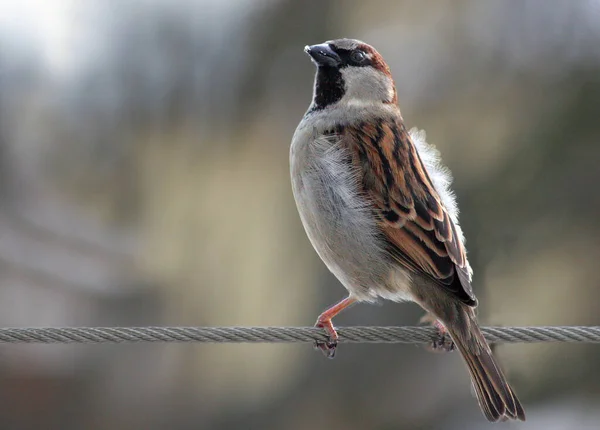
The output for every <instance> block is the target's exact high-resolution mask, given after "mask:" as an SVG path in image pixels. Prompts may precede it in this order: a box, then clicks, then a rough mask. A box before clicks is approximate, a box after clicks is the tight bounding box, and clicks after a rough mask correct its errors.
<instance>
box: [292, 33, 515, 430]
mask: <svg viewBox="0 0 600 430" xmlns="http://www.w3.org/2000/svg"><path fill="white" fill-rule="evenodd" d="M304 51H305V52H306V53H307V54H308V55H309V56H310V57H311V59H312V61H313V63H315V65H316V66H317V73H316V77H315V84H314V92H313V98H312V103H311V104H310V106H309V108H308V111H307V112H306V114H305V115H304V118H302V121H301V122H300V124H299V125H298V128H297V129H296V132H295V133H294V137H293V140H292V145H291V151H290V162H291V177H292V187H293V191H294V197H295V199H296V204H297V206H298V211H299V213H300V218H301V219H302V223H303V224H304V228H305V230H306V233H307V235H308V238H309V239H310V241H311V243H312V245H313V246H314V248H315V250H316V251H317V253H318V254H319V256H320V257H321V259H322V260H323V262H324V263H325V264H326V265H327V267H328V268H329V270H330V271H331V272H332V273H333V274H334V275H335V276H336V277H337V278H338V279H339V281H340V282H341V283H342V284H343V285H344V287H346V289H347V290H348V292H349V295H348V297H347V298H345V299H344V300H342V301H341V302H339V303H338V304H336V305H335V306H333V307H331V308H330V309H328V310H327V311H325V312H323V314H321V315H320V316H319V318H318V320H317V323H316V326H317V327H321V328H323V329H324V330H325V332H326V333H327V335H328V337H329V341H328V342H325V343H320V344H318V345H317V346H319V348H321V349H322V350H323V351H324V352H325V353H326V354H327V355H328V356H329V357H333V354H334V352H335V347H336V340H337V333H336V331H335V328H334V327H333V324H332V322H331V320H332V318H333V317H334V316H335V315H337V314H338V313H339V312H340V311H342V310H343V309H345V308H347V307H348V306H350V305H352V304H353V303H355V302H374V301H375V300H377V299H378V298H382V299H388V300H392V301H395V302H400V301H406V300H410V301H413V302H416V303H418V304H419V305H420V306H421V307H423V308H424V309H425V310H426V311H427V312H428V315H430V316H431V318H432V319H433V321H435V324H436V326H437V327H438V328H439V329H440V335H441V339H442V340H443V335H445V334H448V335H449V336H450V338H451V342H450V343H452V342H453V344H454V345H456V347H457V348H458V350H459V351H460V353H461V355H462V357H463V358H464V361H465V363H466V364H467V367H468V370H469V372H470V374H471V378H472V382H473V386H474V388H475V392H476V395H477V399H478V401H479V405H480V406H481V409H482V411H483V413H484V415H485V416H486V418H487V419H488V420H490V421H498V420H506V419H509V418H510V419H519V420H525V413H524V411H523V408H522V406H521V404H520V402H519V400H518V399H517V396H516V395H515V393H514V391H513V390H512V389H511V387H510V386H509V384H508V382H507V381H506V378H505V377H504V375H503V373H502V370H501V369H500V367H499V366H498V364H497V363H496V361H495V360H494V357H493V355H492V352H491V350H490V347H489V346H488V344H487V342H486V340H485V338H484V337H483V334H482V333H481V330H480V328H479V326H478V323H477V319H476V316H475V311H474V309H475V307H476V306H477V299H476V298H475V295H474V294H473V290H472V288H471V275H472V270H471V267H470V266H469V262H468V261H467V256H466V252H465V246H464V237H463V234H462V231H461V228H460V226H459V224H458V209H457V206H456V201H455V198H454V194H453V193H452V191H451V190H450V188H449V185H450V182H451V178H450V174H449V172H448V170H447V169H446V168H445V167H442V166H441V165H440V160H439V154H438V152H437V151H436V150H435V148H433V147H432V146H429V145H428V144H427V143H426V142H425V135H424V134H423V133H422V132H419V131H417V130H416V129H412V130H411V131H407V130H406V127H405V125H404V121H403V119H402V116H401V114H400V110H399V108H398V106H397V95H396V88H395V85H394V81H393V79H392V75H391V73H390V69H389V67H388V66H387V64H386V63H385V61H384V60H383V58H382V57H381V55H380V54H379V53H378V52H377V51H376V50H375V49H374V48H373V47H371V46H369V45H367V44H366V43H363V42H360V41H358V40H352V39H339V40H332V41H328V42H325V43H323V44H320V45H313V46H307V47H306V48H305V49H304ZM441 344H445V342H441V343H440V344H438V345H437V346H438V347H439V346H443V345H441ZM434 346H435V345H434ZM446 346H448V345H447V344H446Z"/></svg>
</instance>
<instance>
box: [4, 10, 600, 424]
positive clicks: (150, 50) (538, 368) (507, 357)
mask: <svg viewBox="0 0 600 430" xmlns="http://www.w3.org/2000/svg"><path fill="white" fill-rule="evenodd" d="M337 37H353V38H359V39H362V40H365V41H366V42H368V43H370V44H373V45H374V46H375V47H377V49H378V50H379V51H380V52H381V53H382V55H383V56H384V58H386V60H387V61H388V63H389V64H390V66H391V68H392V72H393V75H394V77H395V79H396V83H397V87H398V93H399V99H400V105H401V108H402V112H403V115H404V118H405V120H406V122H407V125H408V126H409V127H412V126H417V127H419V128H424V129H426V130H427V133H428V134H427V136H428V140H429V142H430V143H433V144H435V145H436V146H437V147H438V149H439V150H440V151H441V153H442V156H443V159H444V162H445V163H446V164H447V165H448V166H449V167H450V168H451V170H452V171H453V173H454V176H455V178H456V180H455V190H456V193H457V195H458V201H459V203H460V206H461V209H462V216H461V220H462V226H463V229H464V230H465V233H466V236H467V245H468V248H469V256H470V260H471V264H472V265H473V267H474V270H475V277H474V285H475V289H476V292H477V294H478V296H479V298H480V302H481V306H480V315H481V319H482V322H483V323H485V324H498V325H585V324H590V325H598V324H600V281H599V280H598V276H597V269H598V258H599V257H600V240H599V238H600V224H599V223H598V219H599V218H600V193H599V192H598V190H597V184H598V182H599V181H600V167H599V166H600V1H597V0H587V1H586V0H580V1H572V2H569V1H564V0H519V1H512V2H507V1H502V0H486V1H481V0H437V1H434V0H431V1H422V2H416V1H391V0H390V1H383V0H382V1H370V2H364V1H340V0H337V1H336V0H305V1H295V0H261V1H259V0H236V1H233V0H229V1H225V0H194V1H192V0H178V1H168V0H163V1H159V0H154V1H151V0H146V1H142V0H128V1H122V0H96V1H94V0H86V1H76V0H52V1H51V0H38V1H36V0H14V1H11V0H4V1H0V326H19V327H27V326H126V325H132V326H133V325H137V326H144V325H198V326H205V325H210V326H214V325H225V326H235V325H275V326H277V325H290V326H296V325H311V324H312V323H313V322H314V320H315V319H316V316H317V315H318V314H319V313H320V312H321V311H322V310H324V309H325V308H326V307H327V306H328V305H330V304H332V303H334V302H336V301H337V300H339V299H341V298H343V297H344V295H345V290H344V289H343V288H342V287H341V286H340V285H339V284H338V282H337V281H336V280H335V279H334V278H333V276H332V275H331V274H329V273H328V271H327V270H326V268H325V267H324V265H323V264H322V263H321V262H320V260H319V259H318V257H317V255H316V253H315V252H314V251H313V250H312V248H311V246H310V244H309V242H308V240H307V238H306V237H305V234H304V231H303V229H302V226H301V224H300V220H299V218H298V215H297V213H296V209H295V204H294V201H293V198H292V193H291V188H290V183H289V182H290V181H289V170H288V168H289V166H288V151H289V144H290V140H291V137H292V134H293V132H294V129H295V127H296V125H297V123H298V122H299V120H300V118H301V117H302V115H303V114H304V111H305V110H306V108H307V107H308V104H309V102H310V98H311V90H312V83H313V75H314V68H313V65H312V64H311V62H310V61H309V59H308V58H307V57H306V55H305V54H304V53H303V52H302V48H303V47H304V45H306V44H312V43H319V42H322V41H324V40H327V39H333V38H337ZM420 316H421V311H420V309H418V307H417V306H415V305H411V304H391V303H384V304H381V305H379V306H370V305H358V306H355V307H354V308H352V310H351V311H348V312H347V313H343V314H342V315H341V316H339V318H337V319H336V322H337V324H339V325H413V324H415V323H416V322H417V321H418V319H419V318H420ZM497 353H498V355H499V357H500V359H501V361H502V363H503V365H504V367H505V369H506V371H507V373H508V376H509V379H510V380H511V381H512V382H513V384H514V386H515V387H516V390H517V391H518V393H519V395H520V397H521V399H522V401H523V403H524V404H525V407H526V411H527V414H528V422H527V423H512V424H503V425H502V426H503V427H505V428H514V429H545V430H559V429H584V430H585V429H597V428H598V427H599V426H600V409H599V408H598V404H599V401H600V372H599V370H600V364H599V363H600V348H599V347H597V346H593V345H575V344H573V345H559V344H539V345H531V344H519V345H511V346H500V347H498V348H497ZM488 427H489V424H487V422H486V421H485V420H484V418H483V416H482V415H481V413H480V412H479V409H478V407H477V403H476V401H475V399H474V397H473V394H472V392H471V389H470V383H469V379H468V377H467V373H466V370H465V369H464V365H463V364H462V362H461V361H460V357H459V356H458V355H457V354H441V355H440V354H431V353H428V352H427V351H425V350H424V349H423V348H421V347H416V346H411V345H370V346H369V345H342V346H341V348H340V350H339V351H338V355H337V357H336V359H335V360H333V361H331V360H326V359H324V358H323V357H322V356H321V355H320V354H319V353H318V352H315V351H313V350H312V348H311V347H310V346H309V345H304V344H296V345H273V344H262V345H209V344H204V345H200V344H198V345H177V344H153V345H117V346H115V345H92V346H86V345H52V346H41V345H4V346H2V347H0V429H2V430H13V429H14V430H21V429H25V430H29V429H62V430H74V429H91V430H103V429H148V430H154V429H174V430H187V429H215V430H224V429H255V428H256V429H258V428H260V429H267V430H276V429H277V430H279V429H290V430H300V429H309V428H310V429H321V428H323V429H325V428H327V429H331V430H337V429H344V430H358V429H374V430H391V429H433V430H454V429H456V430H458V429H484V428H488Z"/></svg>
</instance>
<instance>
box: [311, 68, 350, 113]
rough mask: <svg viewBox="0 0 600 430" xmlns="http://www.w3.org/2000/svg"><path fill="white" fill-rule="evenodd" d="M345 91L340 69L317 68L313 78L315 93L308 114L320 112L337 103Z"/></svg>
mask: <svg viewBox="0 0 600 430" xmlns="http://www.w3.org/2000/svg"><path fill="white" fill-rule="evenodd" d="M345 92H346V89H345V87H344V79H343V78H342V73H341V72H340V69H338V68H334V67H324V66H319V68H318V69H317V77H316V78H315V93H314V96H313V106H312V108H311V109H310V112H314V111H317V110H321V109H324V108H326V107H327V106H330V105H332V104H334V103H337V102H339V101H340V100H341V99H342V97H343V96H344V93H345Z"/></svg>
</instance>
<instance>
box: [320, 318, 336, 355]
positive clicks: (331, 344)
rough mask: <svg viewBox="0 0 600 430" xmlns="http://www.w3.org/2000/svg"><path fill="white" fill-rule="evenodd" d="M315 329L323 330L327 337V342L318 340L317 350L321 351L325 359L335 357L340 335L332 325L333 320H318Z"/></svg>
mask: <svg viewBox="0 0 600 430" xmlns="http://www.w3.org/2000/svg"><path fill="white" fill-rule="evenodd" d="M315 327H318V328H322V329H323V330H324V331H325V334H326V335H327V340H316V341H315V348H316V349H320V350H321V352H322V353H323V354H325V357H327V358H333V357H335V350H336V348H337V344H338V334H337V331H335V328H334V327H333V324H332V323H331V320H317V323H316V324H315Z"/></svg>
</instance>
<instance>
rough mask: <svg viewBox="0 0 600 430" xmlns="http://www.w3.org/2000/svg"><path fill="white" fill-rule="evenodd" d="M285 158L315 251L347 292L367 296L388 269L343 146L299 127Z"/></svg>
mask: <svg viewBox="0 0 600 430" xmlns="http://www.w3.org/2000/svg"><path fill="white" fill-rule="evenodd" d="M290 157H291V167H292V186H293V190H294V197H295V199H296V203H297V206H298V211H299V212H300V217H301V219H302V223H303V224H304V228H305V230H306V233H307V235H308V237H309V239H310V241H311V243H312V244H313V246H314V248H315V250H316V251H317V253H318V254H319V256H320V257H321V259H322V260H323V261H324V262H325V264H326V265H327V267H328V268H329V270H331V272H333V274H334V275H335V276H336V277H337V278H338V279H339V280H340V282H342V284H343V285H344V286H345V287H346V288H347V289H348V290H349V291H350V292H351V293H352V294H354V295H355V296H356V297H357V298H359V299H361V300H373V299H374V298H375V297H376V296H377V295H378V294H377V292H376V290H377V289H378V286H382V285H383V284H384V283H385V279H387V277H388V276H389V269H390V268H389V265H388V263H387V260H386V258H385V257H384V255H383V251H382V249H381V246H380V239H378V236H377V230H376V225H375V222H374V219H373V216H372V213H371V210H370V208H369V206H368V202H366V201H365V200H364V198H361V196H360V195H359V174H358V173H359V172H357V171H356V170H355V168H353V167H352V163H351V154H350V151H349V149H348V148H347V146H345V145H344V142H343V141H342V140H341V139H340V138H339V136H337V135H328V136H326V135H322V134H321V135H320V134H316V133H315V132H314V131H309V130H306V129H304V130H303V129H300V128H299V130H298V131H297V132H296V134H295V135H294V140H293V142H292V148H291V154H290Z"/></svg>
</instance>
